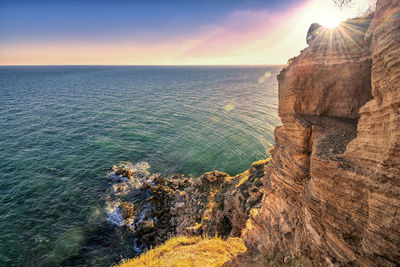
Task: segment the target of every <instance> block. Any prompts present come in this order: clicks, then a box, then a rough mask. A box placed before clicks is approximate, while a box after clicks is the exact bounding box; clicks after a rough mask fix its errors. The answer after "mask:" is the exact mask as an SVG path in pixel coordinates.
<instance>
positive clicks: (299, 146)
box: [236, 0, 400, 266]
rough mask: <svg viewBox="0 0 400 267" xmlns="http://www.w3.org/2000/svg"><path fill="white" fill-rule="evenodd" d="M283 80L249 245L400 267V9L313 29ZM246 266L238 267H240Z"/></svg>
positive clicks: (265, 251) (382, 2) (268, 251)
mask: <svg viewBox="0 0 400 267" xmlns="http://www.w3.org/2000/svg"><path fill="white" fill-rule="evenodd" d="M312 32H313V33H314V34H313V35H312V38H311V39H312V40H308V41H309V43H310V46H309V47H308V48H306V49H305V50H303V51H302V52H301V54H300V55H299V56H298V57H296V58H294V59H292V60H291V62H289V63H290V64H289V66H287V67H286V68H285V69H284V70H283V71H282V72H281V73H280V75H279V76H278V80H279V115H280V117H281V119H282V126H280V127H278V128H277V129H276V130H275V142H276V146H275V148H274V150H273V151H272V154H271V155H272V159H271V162H270V164H268V165H267V166H266V167H265V176H264V178H263V180H264V196H263V199H262V207H261V209H259V210H258V212H255V213H254V216H251V217H250V219H249V221H248V227H247V228H246V229H245V230H244V231H243V233H242V237H243V238H244V239H245V240H246V241H247V244H248V246H249V247H253V252H254V251H257V252H261V254H262V255H269V256H273V257H275V258H278V259H279V260H281V261H284V260H285V257H287V255H293V254H296V255H300V254H301V257H302V258H303V261H304V263H308V264H310V265H311V264H322V265H358V266H374V265H384V266H395V265H396V264H399V263H400V2H399V1H398V0H378V3H377V10H376V12H375V14H374V16H370V17H366V18H363V19H355V20H349V21H347V22H345V23H342V24H341V26H340V27H339V28H338V29H335V30H328V29H324V28H323V27H316V26H315V25H314V28H313V29H312ZM239 262H240V259H238V261H237V262H236V264H238V263H239Z"/></svg>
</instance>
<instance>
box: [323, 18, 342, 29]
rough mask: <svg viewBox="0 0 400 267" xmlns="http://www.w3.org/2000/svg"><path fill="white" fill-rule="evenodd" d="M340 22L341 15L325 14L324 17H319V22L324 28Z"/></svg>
mask: <svg viewBox="0 0 400 267" xmlns="http://www.w3.org/2000/svg"><path fill="white" fill-rule="evenodd" d="M340 22H342V18H341V17H334V16H326V17H323V18H321V20H320V22H319V24H321V25H322V26H324V27H326V28H329V29H333V28H335V27H337V26H339V24H340Z"/></svg>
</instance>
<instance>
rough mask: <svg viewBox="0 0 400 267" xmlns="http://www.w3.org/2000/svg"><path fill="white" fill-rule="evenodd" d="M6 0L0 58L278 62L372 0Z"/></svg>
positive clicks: (0, 17)
mask: <svg viewBox="0 0 400 267" xmlns="http://www.w3.org/2000/svg"><path fill="white" fill-rule="evenodd" d="M353 1H355V3H354V5H353V8H347V9H344V10H340V9H338V8H335V7H334V5H333V4H332V1H331V0H241V1H239V0H193V1H192V0H170V1H168V0H153V1H150V0H147V1H145V0H142V1H135V0H130V1H129V0H81V1H78V0H69V1H63V0H52V1H51V0H30V1H29V0H0V65H272V64H285V63H286V62H287V60H288V59H289V58H291V57H293V56H296V55H298V54H299V52H300V50H302V49H304V48H305V47H306V32H307V30H308V27H309V26H310V24H311V23H313V22H317V23H320V24H325V25H327V26H331V25H333V24H337V23H338V22H339V21H340V20H343V19H345V18H347V17H354V16H356V15H357V14H359V13H360V12H362V11H363V10H364V9H366V8H367V6H368V5H369V4H371V3H373V0H353Z"/></svg>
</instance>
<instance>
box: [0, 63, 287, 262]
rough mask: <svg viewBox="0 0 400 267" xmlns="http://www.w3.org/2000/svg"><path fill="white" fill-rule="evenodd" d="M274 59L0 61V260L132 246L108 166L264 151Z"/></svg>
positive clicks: (189, 168) (275, 121) (226, 166)
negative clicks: (226, 62) (255, 62)
mask: <svg viewBox="0 0 400 267" xmlns="http://www.w3.org/2000/svg"><path fill="white" fill-rule="evenodd" d="M280 69H281V66H1V67H0V266H110V265H111V264H114V263H116V262H118V261H119V260H120V259H122V258H126V257H132V256H135V254H134V252H133V244H132V239H130V238H128V237H125V235H124V234H122V231H121V229H118V227H117V226H115V225H113V224H112V223H110V221H109V220H107V216H108V215H107V212H106V199H107V189H108V188H109V186H110V181H109V177H108V176H107V172H108V170H110V168H111V167H112V166H113V165H115V164H118V163H120V162H130V163H132V164H138V163H140V164H147V165H148V166H150V169H149V172H150V173H160V174H162V175H171V174H174V173H182V174H186V175H188V176H191V177H193V179H196V177H198V176H200V175H201V174H202V173H204V172H207V171H211V170H220V171H224V172H227V173H228V174H230V175H235V174H238V173H241V172H243V171H245V170H246V169H248V168H249V166H250V165H251V163H252V162H253V161H256V160H260V159H264V158H267V157H269V149H270V148H271V147H272V146H273V145H274V143H273V142H274V138H273V130H274V128H275V127H276V126H278V125H279V124H280V119H279V117H278V112H277V111H278V84H277V79H276V76H277V74H278V73H279V71H280Z"/></svg>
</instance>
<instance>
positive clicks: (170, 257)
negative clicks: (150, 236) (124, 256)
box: [120, 236, 246, 267]
mask: <svg viewBox="0 0 400 267" xmlns="http://www.w3.org/2000/svg"><path fill="white" fill-rule="evenodd" d="M245 251H246V246H245V245H244V242H243V241H242V240H241V239H240V238H228V239H227V240H223V239H221V238H218V237H214V238H207V237H206V238H201V237H197V236H196V237H184V236H181V237H176V238H172V239H170V240H168V241H167V242H166V243H165V244H164V245H161V246H158V247H156V248H154V249H152V250H149V251H148V252H146V253H145V254H142V255H141V256H140V257H139V258H134V259H130V260H127V261H125V262H124V263H122V264H121V265H120V266H121V267H139V266H154V267H155V266H157V267H158V266H160V267H161V266H176V267H179V266H182V267H183V266H199V267H206V266H222V265H223V264H224V263H225V262H228V261H230V260H231V259H232V258H234V257H236V256H237V255H238V254H239V253H243V252H245Z"/></svg>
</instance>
